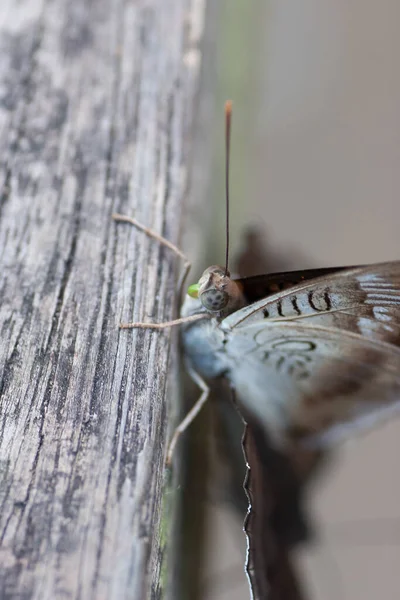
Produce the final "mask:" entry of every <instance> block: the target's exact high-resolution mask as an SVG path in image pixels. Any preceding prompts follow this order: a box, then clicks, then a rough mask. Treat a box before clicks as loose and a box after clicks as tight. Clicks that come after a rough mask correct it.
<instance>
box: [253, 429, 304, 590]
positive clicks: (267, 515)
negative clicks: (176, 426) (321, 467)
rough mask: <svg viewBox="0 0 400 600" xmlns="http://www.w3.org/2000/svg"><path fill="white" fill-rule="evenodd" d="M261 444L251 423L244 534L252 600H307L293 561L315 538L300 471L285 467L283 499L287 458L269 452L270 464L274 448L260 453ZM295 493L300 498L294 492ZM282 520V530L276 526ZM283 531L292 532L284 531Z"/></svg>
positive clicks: (262, 450)
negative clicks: (298, 548)
mask: <svg viewBox="0 0 400 600" xmlns="http://www.w3.org/2000/svg"><path fill="white" fill-rule="evenodd" d="M260 442H261V444H262V445H263V442H262V441H261V439H260V432H258V431H257V428H255V427H254V426H253V425H249V424H247V423H245V429H244V434H243V438H242V447H243V453H244V457H245V461H246V467H247V471H246V478H245V482H244V486H243V487H244V490H245V492H246V495H247V498H248V503H249V504H248V510H247V515H246V518H245V522H244V525H243V530H244V532H245V535H246V539H247V553H246V563H245V572H246V575H247V579H248V581H249V586H250V592H251V598H252V600H307V597H308V595H306V592H305V591H304V589H303V586H302V585H301V583H300V580H299V578H298V575H297V573H296V571H295V568H294V565H293V562H292V559H291V549H292V547H293V546H294V545H295V544H296V543H298V542H300V541H304V540H305V539H307V538H308V537H309V535H308V531H307V525H306V523H305V521H304V519H303V515H302V514H301V510H300V509H299V507H298V502H297V501H298V499H299V494H298V492H299V482H298V481H297V480H296V478H295V476H294V475H295V474H294V472H292V471H291V469H289V470H290V473H288V469H286V468H285V467H284V469H283V479H284V485H283V490H284V493H283V494H282V489H280V488H281V485H280V481H278V479H280V476H281V473H282V469H281V468H280V467H281V466H282V460H281V458H283V457H279V456H278V455H276V454H275V453H274V451H273V450H272V449H271V448H267V449H266V453H267V455H268V457H267V459H266V461H265V457H266V453H265V448H266V446H268V444H266V445H265V446H264V448H262V447H261V448H260ZM271 453H272V454H271ZM271 460H272V462H271ZM266 463H267V465H269V467H270V466H271V465H276V468H275V467H273V468H269V467H267V466H266ZM288 474H289V478H288V477H287V475H288ZM285 475H286V477H285ZM288 481H289V485H288ZM296 488H297V489H296ZM291 491H293V492H294V493H293V494H292V493H290V492H291ZM288 492H289V493H288ZM287 501H288V503H287ZM277 515H280V517H281V518H280V520H281V531H280V527H279V525H278V526H277V523H276V518H277ZM282 516H283V519H282ZM278 519H279V517H278ZM274 521H275V522H274ZM282 527H283V529H284V530H286V531H282Z"/></svg>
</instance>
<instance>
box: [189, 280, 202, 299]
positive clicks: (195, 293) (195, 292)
mask: <svg viewBox="0 0 400 600" xmlns="http://www.w3.org/2000/svg"><path fill="white" fill-rule="evenodd" d="M199 288H200V285H199V284H198V283H194V284H193V285H190V286H189V287H188V291H187V293H188V294H189V296H190V297H191V298H198V297H199Z"/></svg>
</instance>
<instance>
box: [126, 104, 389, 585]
mask: <svg viewBox="0 0 400 600" xmlns="http://www.w3.org/2000/svg"><path fill="white" fill-rule="evenodd" d="M226 115H227V119H226V122H227V127H226V131H227V134H226V140H227V177H226V181H227V205H228V197H229V193H228V175H229V172H228V165H229V131H230V106H228V107H227V109H226ZM114 218H115V219H116V220H125V221H128V222H131V223H133V224H134V225H137V226H138V224H137V223H136V222H135V221H134V220H132V219H128V218H126V217H121V216H120V215H114ZM140 227H141V226H140ZM141 229H144V230H145V231H146V232H147V233H148V234H149V235H152V236H153V237H156V238H157V239H159V240H160V241H161V242H162V243H164V244H165V245H167V246H168V247H170V248H171V249H172V250H174V251H175V252H177V253H178V254H179V256H182V253H181V252H180V251H179V250H178V249H176V248H175V247H174V246H173V245H172V244H170V243H169V242H167V241H165V240H162V239H160V238H159V237H158V236H157V235H155V234H153V233H152V232H150V231H149V230H147V229H146V228H143V227H141ZM227 247H228V246H227ZM227 262H228V260H226V266H225V267H218V266H213V267H209V268H208V269H206V271H204V273H203V275H202V277H201V278H200V280H199V282H198V284H195V285H194V286H191V287H190V288H189V290H188V295H187V297H186V299H185V302H184V304H183V307H182V313H181V314H182V318H180V319H177V320H176V321H173V322H169V323H164V324H144V323H128V324H125V325H122V327H123V328H134V327H141V328H160V327H169V326H171V325H175V324H183V331H182V339H183V345H184V349H185V357H186V362H187V365H188V370H189V373H190V374H191V376H192V378H193V379H194V381H195V382H196V383H197V384H198V385H199V387H200V389H201V390H202V395H201V397H200V399H199V401H198V402H197V403H196V405H195V406H194V407H193V409H192V410H191V411H190V413H189V414H188V415H187V417H186V418H185V419H184V421H183V422H182V423H181V424H180V425H179V427H178V428H177V430H176V431H175V434H174V437H173V439H172V442H171V445H170V449H169V453H168V459H167V460H168V461H170V460H171V457H172V452H173V449H174V447H175V444H176V442H177V439H178V436H179V435H180V433H181V432H182V431H183V430H184V429H186V427H187V426H188V425H189V423H190V422H191V421H192V420H193V419H194V417H195V416H196V414H197V413H198V412H199V410H200V409H201V407H202V406H203V405H204V403H205V401H206V400H207V397H208V393H209V382H211V381H212V380H213V379H214V378H219V377H224V378H226V379H228V380H229V382H230V383H231V386H232V387H233V389H234V390H235V396H236V398H237V402H238V404H239V407H240V408H241V410H242V411H243V413H244V416H245V419H246V421H249V422H254V423H256V424H257V427H259V428H261V429H262V430H263V431H264V432H266V434H267V436H268V438H269V440H270V442H271V446H272V447H273V448H275V449H276V450H277V451H278V452H283V454H285V453H286V449H287V448H288V447H290V446H291V445H292V444H293V442H294V441H295V443H296V444H300V445H302V446H303V447H304V448H306V449H309V450H310V451H313V450H316V451H319V449H322V448H326V447H328V446H330V445H332V444H333V443H335V442H337V441H338V440H340V439H342V438H343V437H344V436H345V435H346V434H348V433H349V432H350V433H353V431H354V430H356V429H361V428H365V427H367V426H371V425H374V424H375V423H377V422H378V421H380V420H382V419H383V418H385V417H386V418H387V417H388V416H390V415H392V414H394V413H396V412H398V411H399V410H400V261H394V262H387V263H381V264H375V265H369V266H362V267H353V268H332V269H316V270H315V269H314V270H310V271H295V272H289V273H280V274H273V275H261V276H255V277H249V278H244V279H236V280H235V279H232V278H231V277H230V275H229V272H228V267H227ZM186 271H187V268H186V270H185V272H186ZM255 597H256V596H255Z"/></svg>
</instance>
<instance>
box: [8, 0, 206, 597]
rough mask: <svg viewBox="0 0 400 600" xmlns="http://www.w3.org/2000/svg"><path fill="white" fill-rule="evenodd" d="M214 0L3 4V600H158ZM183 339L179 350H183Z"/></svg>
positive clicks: (58, 0) (68, 0) (76, 0)
mask: <svg viewBox="0 0 400 600" xmlns="http://www.w3.org/2000/svg"><path fill="white" fill-rule="evenodd" d="M203 10H204V1H203V0H167V1H166V0H147V1H146V0H140V1H139V0H136V1H133V0H132V1H130V0H125V1H122V0H121V1H120V0H97V1H96V2H87V3H86V2H81V1H80V0H21V1H19V2H15V0H3V1H2V2H1V6H0V44H1V46H0V149H1V151H0V190H1V196H0V331H1V344H0V415H1V437H0V475H1V486H0V494H1V511H0V532H1V544H0V596H1V598H37V599H40V600H44V599H54V598H71V599H73V598H81V599H87V598H101V599H106V598H118V599H120V598H133V599H135V600H136V599H138V600H142V599H144V598H158V597H160V596H161V594H162V590H161V588H162V584H161V583H160V573H161V566H162V558H163V555H164V550H165V547H164V543H165V542H163V541H162V539H161V536H160V521H161V497H162V491H163V489H162V488H163V457H164V450H165V443H166V423H167V418H166V417H167V406H166V397H165V390H166V377H167V370H168V355H169V347H170V340H171V334H170V333H169V332H163V333H161V334H160V333H154V332H153V333H151V332H148V331H135V332H132V331H129V332H126V331H122V332H121V331H119V329H118V323H119V322H120V321H127V320H132V319H134V320H143V319H148V320H151V319H154V320H157V321H162V320H165V319H170V318H172V317H173V316H174V312H175V305H176V295H177V289H176V281H177V278H178V275H179V272H180V269H181V267H182V263H181V261H180V260H179V259H178V258H177V257H175V256H174V255H172V254H171V252H169V251H168V250H167V249H163V248H160V246H159V245H158V244H157V243H155V242H154V241H152V240H150V239H148V238H147V237H146V236H144V235H143V234H142V233H140V232H138V231H136V230H134V229H133V228H132V227H129V226H127V225H123V224H118V225H117V224H116V223H114V222H113V221H112V220H111V214H112V212H115V211H116V212H120V213H126V214H130V215H134V216H135V217H136V218H137V219H138V220H140V221H141V222H142V223H144V224H146V225H148V226H150V227H152V228H154V229H155V230H157V231H158V232H160V233H162V235H164V236H166V237H167V238H168V239H170V240H171V241H172V242H174V243H177V242H178V238H179V230H180V226H181V213H182V205H183V199H184V196H185V194H186V190H187V176H188V152H189V150H190V141H191V140H190V135H189V134H190V127H191V122H192V115H193V104H194V97H195V92H196V86H197V82H198V72H199V64H200V50H199V42H200V38H201V35H202V18H203ZM172 339H173V338H172Z"/></svg>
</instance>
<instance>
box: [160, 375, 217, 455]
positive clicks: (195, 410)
mask: <svg viewBox="0 0 400 600" xmlns="http://www.w3.org/2000/svg"><path fill="white" fill-rule="evenodd" d="M186 368H187V371H188V373H189V375H190V377H191V379H192V380H193V381H194V382H195V384H196V385H198V386H199V388H200V389H201V396H200V398H199V399H198V400H197V402H196V403H195V404H194V406H192V408H191V409H190V411H189V412H188V414H187V415H186V417H185V418H184V419H183V421H181V422H180V423H179V425H178V427H177V428H176V429H175V431H174V435H173V436H172V438H171V441H170V444H169V447H168V452H167V458H166V461H165V462H166V465H167V466H170V465H171V462H172V455H173V453H174V449H175V446H176V443H177V441H178V439H179V436H180V435H181V434H182V433H183V432H184V431H185V430H186V429H187V428H188V427H189V425H190V424H191V423H192V422H193V421H194V420H195V418H196V417H197V415H198V414H199V412H200V411H201V409H202V408H203V406H204V404H205V403H206V402H207V400H208V397H209V395H210V388H209V387H208V385H207V384H206V382H205V381H204V379H202V377H200V375H199V374H198V373H197V371H195V370H194V369H193V367H192V366H191V365H190V364H186Z"/></svg>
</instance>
